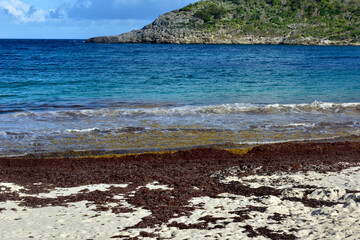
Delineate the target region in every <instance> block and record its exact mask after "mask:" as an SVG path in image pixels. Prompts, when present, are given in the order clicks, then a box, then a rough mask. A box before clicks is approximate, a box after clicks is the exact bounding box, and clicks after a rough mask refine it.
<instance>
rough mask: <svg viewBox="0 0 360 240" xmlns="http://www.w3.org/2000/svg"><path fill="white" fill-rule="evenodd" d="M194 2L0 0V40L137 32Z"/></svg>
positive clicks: (77, 37) (174, 0)
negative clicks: (160, 17)
mask: <svg viewBox="0 0 360 240" xmlns="http://www.w3.org/2000/svg"><path fill="white" fill-rule="evenodd" d="M193 2H196V0H0V38H33V39H40V38H41V39H86V38H90V37H95V36H107V35H117V34H120V33H123V32H128V31H131V30H134V29H140V28H142V27H143V26H145V25H147V24H149V23H151V22H152V21H153V20H155V19H156V18H157V17H158V16H159V15H161V14H163V13H166V12H168V11H172V10H175V9H178V8H181V7H184V6H186V5H188V4H190V3H193Z"/></svg>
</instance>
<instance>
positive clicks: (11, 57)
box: [0, 39, 360, 156]
mask: <svg viewBox="0 0 360 240" xmlns="http://www.w3.org/2000/svg"><path fill="white" fill-rule="evenodd" d="M359 139H360V47H348V46H265V45H263V46H262V45H250V46H247V45H150V44H86V43H85V42H84V40H5V39H2V40H0V156H18V155H24V154H43V153H49V152H57V153H64V152H69V151H75V152H82V151H105V152H108V151H109V152H112V151H117V152H131V151H133V152H136V151H147V150H149V151H150V150H151V151H154V150H163V149H169V148H170V149H173V148H183V147H191V146H208V145H224V146H225V145H228V146H230V145H239V146H248V145H249V146H250V145H254V144H261V143H272V142H288V141H308V140H311V141H339V140H352V141H358V140H359Z"/></svg>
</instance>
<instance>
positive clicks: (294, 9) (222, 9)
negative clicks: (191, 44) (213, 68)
mask: <svg viewBox="0 0 360 240" xmlns="http://www.w3.org/2000/svg"><path fill="white" fill-rule="evenodd" d="M174 12H176V13H178V14H184V13H186V14H189V16H191V18H192V20H190V21H189V23H188V24H187V25H184V26H183V27H187V28H195V29H207V30H209V31H216V30H218V29H220V28H226V29H231V30H234V31H236V32H240V33H244V34H251V35H259V36H260V35H262V36H269V37H274V36H284V35H286V36H288V37H290V38H300V37H308V36H311V37H318V38H328V39H330V40H350V41H355V40H356V39H357V40H359V38H360V1H359V0H303V1H300V0H203V1H199V2H196V3H193V4H190V5H188V6H186V7H184V8H182V9H180V10H177V11H174Z"/></svg>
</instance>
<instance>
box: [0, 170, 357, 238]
mask: <svg viewBox="0 0 360 240" xmlns="http://www.w3.org/2000/svg"><path fill="white" fill-rule="evenodd" d="M223 181H224V182H229V181H237V182H239V183H242V184H246V185H249V186H251V187H260V186H271V187H275V188H277V189H280V190H281V195H280V196H279V197H276V196H264V197H255V196H253V197H244V196H238V195H233V194H228V193H224V194H221V195H219V197H220V198H210V197H200V198H194V199H192V200H191V202H190V205H192V206H195V207H196V209H195V211H194V212H193V213H192V214H191V215H190V216H189V217H184V216H182V217H175V218H173V219H171V220H170V221H169V223H171V222H174V221H176V222H178V223H184V224H187V225H189V224H196V223H199V222H201V221H200V220H199V219H200V218H201V217H205V216H211V217H214V218H224V219H223V220H218V221H217V222H216V223H215V224H213V223H209V227H210V228H211V227H214V226H215V225H224V223H225V222H227V223H228V224H225V225H224V226H225V227H224V228H215V229H211V230H207V229H204V230H199V229H178V228H175V227H167V226H166V225H165V224H163V225H161V226H157V227H155V228H153V229H150V228H147V229H130V230H124V229H125V228H126V227H129V226H134V225H136V224H137V223H139V222H140V221H141V218H143V217H146V216H149V215H150V214H151V212H150V211H148V210H145V209H142V208H134V207H133V206H131V205H129V204H128V203H127V202H126V200H125V198H124V196H123V195H116V196H114V197H113V199H116V200H117V201H119V203H121V204H122V205H123V206H126V207H130V208H132V209H134V212H133V213H119V214H114V213H112V212H111V211H110V210H109V211H105V212H95V211H92V209H94V208H95V206H94V205H90V207H87V205H88V204H89V202H86V201H82V202H77V203H71V205H70V206H69V207H44V208H35V209H31V208H25V207H20V206H19V203H18V202H14V201H7V202H0V209H1V208H5V209H6V210H3V211H1V212H0V222H1V224H0V239H9V240H10V239H16V240H20V239H29V237H30V236H32V237H33V238H34V239H110V237H111V236H117V235H128V236H130V237H134V236H137V235H138V234H139V232H141V231H145V232H149V233H156V234H159V235H160V236H161V237H165V238H170V239H194V240H195V239H249V237H248V233H247V232H245V228H244V227H245V226H247V225H249V226H252V228H253V229H254V230H255V231H257V230H256V229H258V228H260V227H266V228H268V229H270V230H272V231H275V232H278V233H286V234H294V235H295V236H296V237H298V238H299V239H354V240H355V239H360V193H346V190H352V191H360V167H352V168H348V169H346V170H344V171H342V172H341V173H326V174H320V173H317V172H308V173H306V174H304V173H296V174H278V175H273V176H250V177H244V178H237V177H235V176H230V177H228V178H225V179H224V180H223ZM298 185H311V186H316V187H315V188H310V189H306V188H294V186H298ZM0 186H1V187H0V191H10V192H18V191H19V190H21V189H22V187H21V186H17V185H15V184H10V183H0ZM5 186H6V187H7V188H5ZM111 186H115V187H126V185H103V184H101V185H91V186H82V187H78V188H70V189H60V188H57V189H55V190H53V191H51V192H50V193H44V194H39V195H38V197H56V196H69V195H71V194H76V193H77V192H79V191H81V190H84V189H86V188H87V189H89V190H90V191H94V190H98V191H107V190H108V188H109V187H111ZM144 187H148V188H149V189H166V190H170V189H171V188H169V187H168V186H164V185H160V184H159V183H158V182H153V183H150V184H148V185H146V186H144ZM8 188H10V190H8ZM305 191H310V192H311V193H310V194H307V195H306V194H305ZM289 197H298V198H302V197H305V198H307V199H313V200H326V201H331V202H334V203H336V205H333V206H329V207H327V206H322V207H316V208H311V207H307V206H304V204H303V203H301V202H299V201H290V200H286V199H285V198H289ZM249 206H254V207H264V208H265V211H264V212H260V211H252V212H250V213H249V216H250V217H251V218H250V219H247V220H244V221H242V222H233V218H234V217H238V215H236V214H234V213H230V212H233V211H241V210H247V209H249ZM275 213H279V214H283V215H286V218H284V219H283V220H281V221H276V220H273V219H270V218H269V217H271V216H274V214H275ZM292 229H297V231H291V230H292ZM148 239H150V238H148ZM253 239H268V238H266V237H263V236H258V237H256V238H253Z"/></svg>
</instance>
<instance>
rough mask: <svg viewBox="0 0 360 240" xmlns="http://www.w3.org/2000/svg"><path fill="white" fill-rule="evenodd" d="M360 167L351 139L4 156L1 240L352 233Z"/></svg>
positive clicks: (359, 207)
mask: <svg viewBox="0 0 360 240" xmlns="http://www.w3.org/2000/svg"><path fill="white" fill-rule="evenodd" d="M234 152H236V151H234ZM359 164H360V143H357V142H337V143H281V144H271V145H262V146H257V147H254V148H253V149H251V150H250V151H249V152H248V153H247V154H245V155H239V154H234V153H232V152H230V151H226V150H221V149H214V148H199V149H193V150H186V151H178V152H175V153H165V154H140V155H139V154H138V155H126V156H112V157H109V156H107V157H99V156H97V157H81V158H79V157H78V158H71V157H68V158H44V157H42V158H40V157H24V158H3V159H0V219H1V222H2V223H5V224H1V225H0V238H2V239H4V238H6V239H28V238H35V239H44V238H46V239H49V238H53V239H55V238H56V239H62V238H68V239H69V238H71V239H110V238H118V239H144V238H148V239H247V238H249V239H296V238H299V239H329V238H331V239H344V238H348V239H358V238H359V237H360V222H359V219H360V187H359V186H360V182H359V179H360V173H359V172H360V168H359V166H360V165H359Z"/></svg>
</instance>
